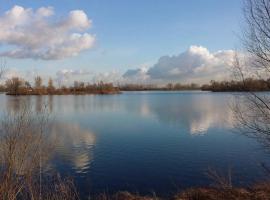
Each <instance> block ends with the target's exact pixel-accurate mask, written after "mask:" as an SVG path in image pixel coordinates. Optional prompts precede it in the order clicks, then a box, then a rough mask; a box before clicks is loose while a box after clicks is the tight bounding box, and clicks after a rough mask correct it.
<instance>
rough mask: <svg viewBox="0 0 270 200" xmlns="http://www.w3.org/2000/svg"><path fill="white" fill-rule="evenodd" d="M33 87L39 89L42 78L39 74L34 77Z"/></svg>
mask: <svg viewBox="0 0 270 200" xmlns="http://www.w3.org/2000/svg"><path fill="white" fill-rule="evenodd" d="M35 87H36V89H40V88H41V87H42V78H41V77H40V76H37V77H36V78H35Z"/></svg>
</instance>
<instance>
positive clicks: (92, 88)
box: [0, 76, 120, 95]
mask: <svg viewBox="0 0 270 200" xmlns="http://www.w3.org/2000/svg"><path fill="white" fill-rule="evenodd" d="M0 90H1V91H2V92H6V94H8V95H68V94H75V95H77V94H117V93H120V91H119V89H118V88H117V87H114V86H113V84H112V83H103V82H102V81H101V82H99V83H96V84H90V83H84V82H79V81H75V82H74V85H73V86H69V87H67V86H61V87H58V88H56V87H55V86H54V83H53V80H52V79H51V78H50V79H49V81H48V84H47V86H45V85H43V80H42V78H41V77H40V76H37V77H36V78H35V81H34V86H32V85H31V84H30V83H29V82H28V81H25V80H23V79H21V78H19V77H13V78H11V79H8V80H6V82H5V84H4V85H1V86H0Z"/></svg>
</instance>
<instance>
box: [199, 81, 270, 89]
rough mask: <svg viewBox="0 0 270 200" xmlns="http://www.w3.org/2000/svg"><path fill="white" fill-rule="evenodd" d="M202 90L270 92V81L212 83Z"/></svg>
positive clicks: (203, 86) (204, 86)
mask: <svg viewBox="0 0 270 200" xmlns="http://www.w3.org/2000/svg"><path fill="white" fill-rule="evenodd" d="M201 90H203V91H212V92H250V91H252V92H263V91H270V79H268V80H264V79H252V78H247V79H244V80H241V81H234V80H232V81H211V82H210V84H206V85H202V87H201Z"/></svg>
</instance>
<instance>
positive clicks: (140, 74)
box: [123, 67, 149, 83]
mask: <svg viewBox="0 0 270 200" xmlns="http://www.w3.org/2000/svg"><path fill="white" fill-rule="evenodd" d="M147 72H148V68H145V67H142V68H138V69H129V70H127V71H126V72H125V73H124V74H123V78H124V80H123V81H124V82H126V83H145V82H146V81H148V80H149V75H148V74H147Z"/></svg>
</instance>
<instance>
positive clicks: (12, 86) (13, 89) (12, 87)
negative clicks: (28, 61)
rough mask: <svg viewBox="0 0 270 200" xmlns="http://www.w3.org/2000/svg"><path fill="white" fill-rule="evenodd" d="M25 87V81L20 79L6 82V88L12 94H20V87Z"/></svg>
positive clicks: (15, 78) (13, 78)
mask: <svg viewBox="0 0 270 200" xmlns="http://www.w3.org/2000/svg"><path fill="white" fill-rule="evenodd" d="M22 85H23V80H21V79H20V78H18V77H12V78H11V79H8V80H6V88H7V91H8V92H9V93H10V94H15V95H16V94H18V92H19V89H20V87H21V86H22Z"/></svg>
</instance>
